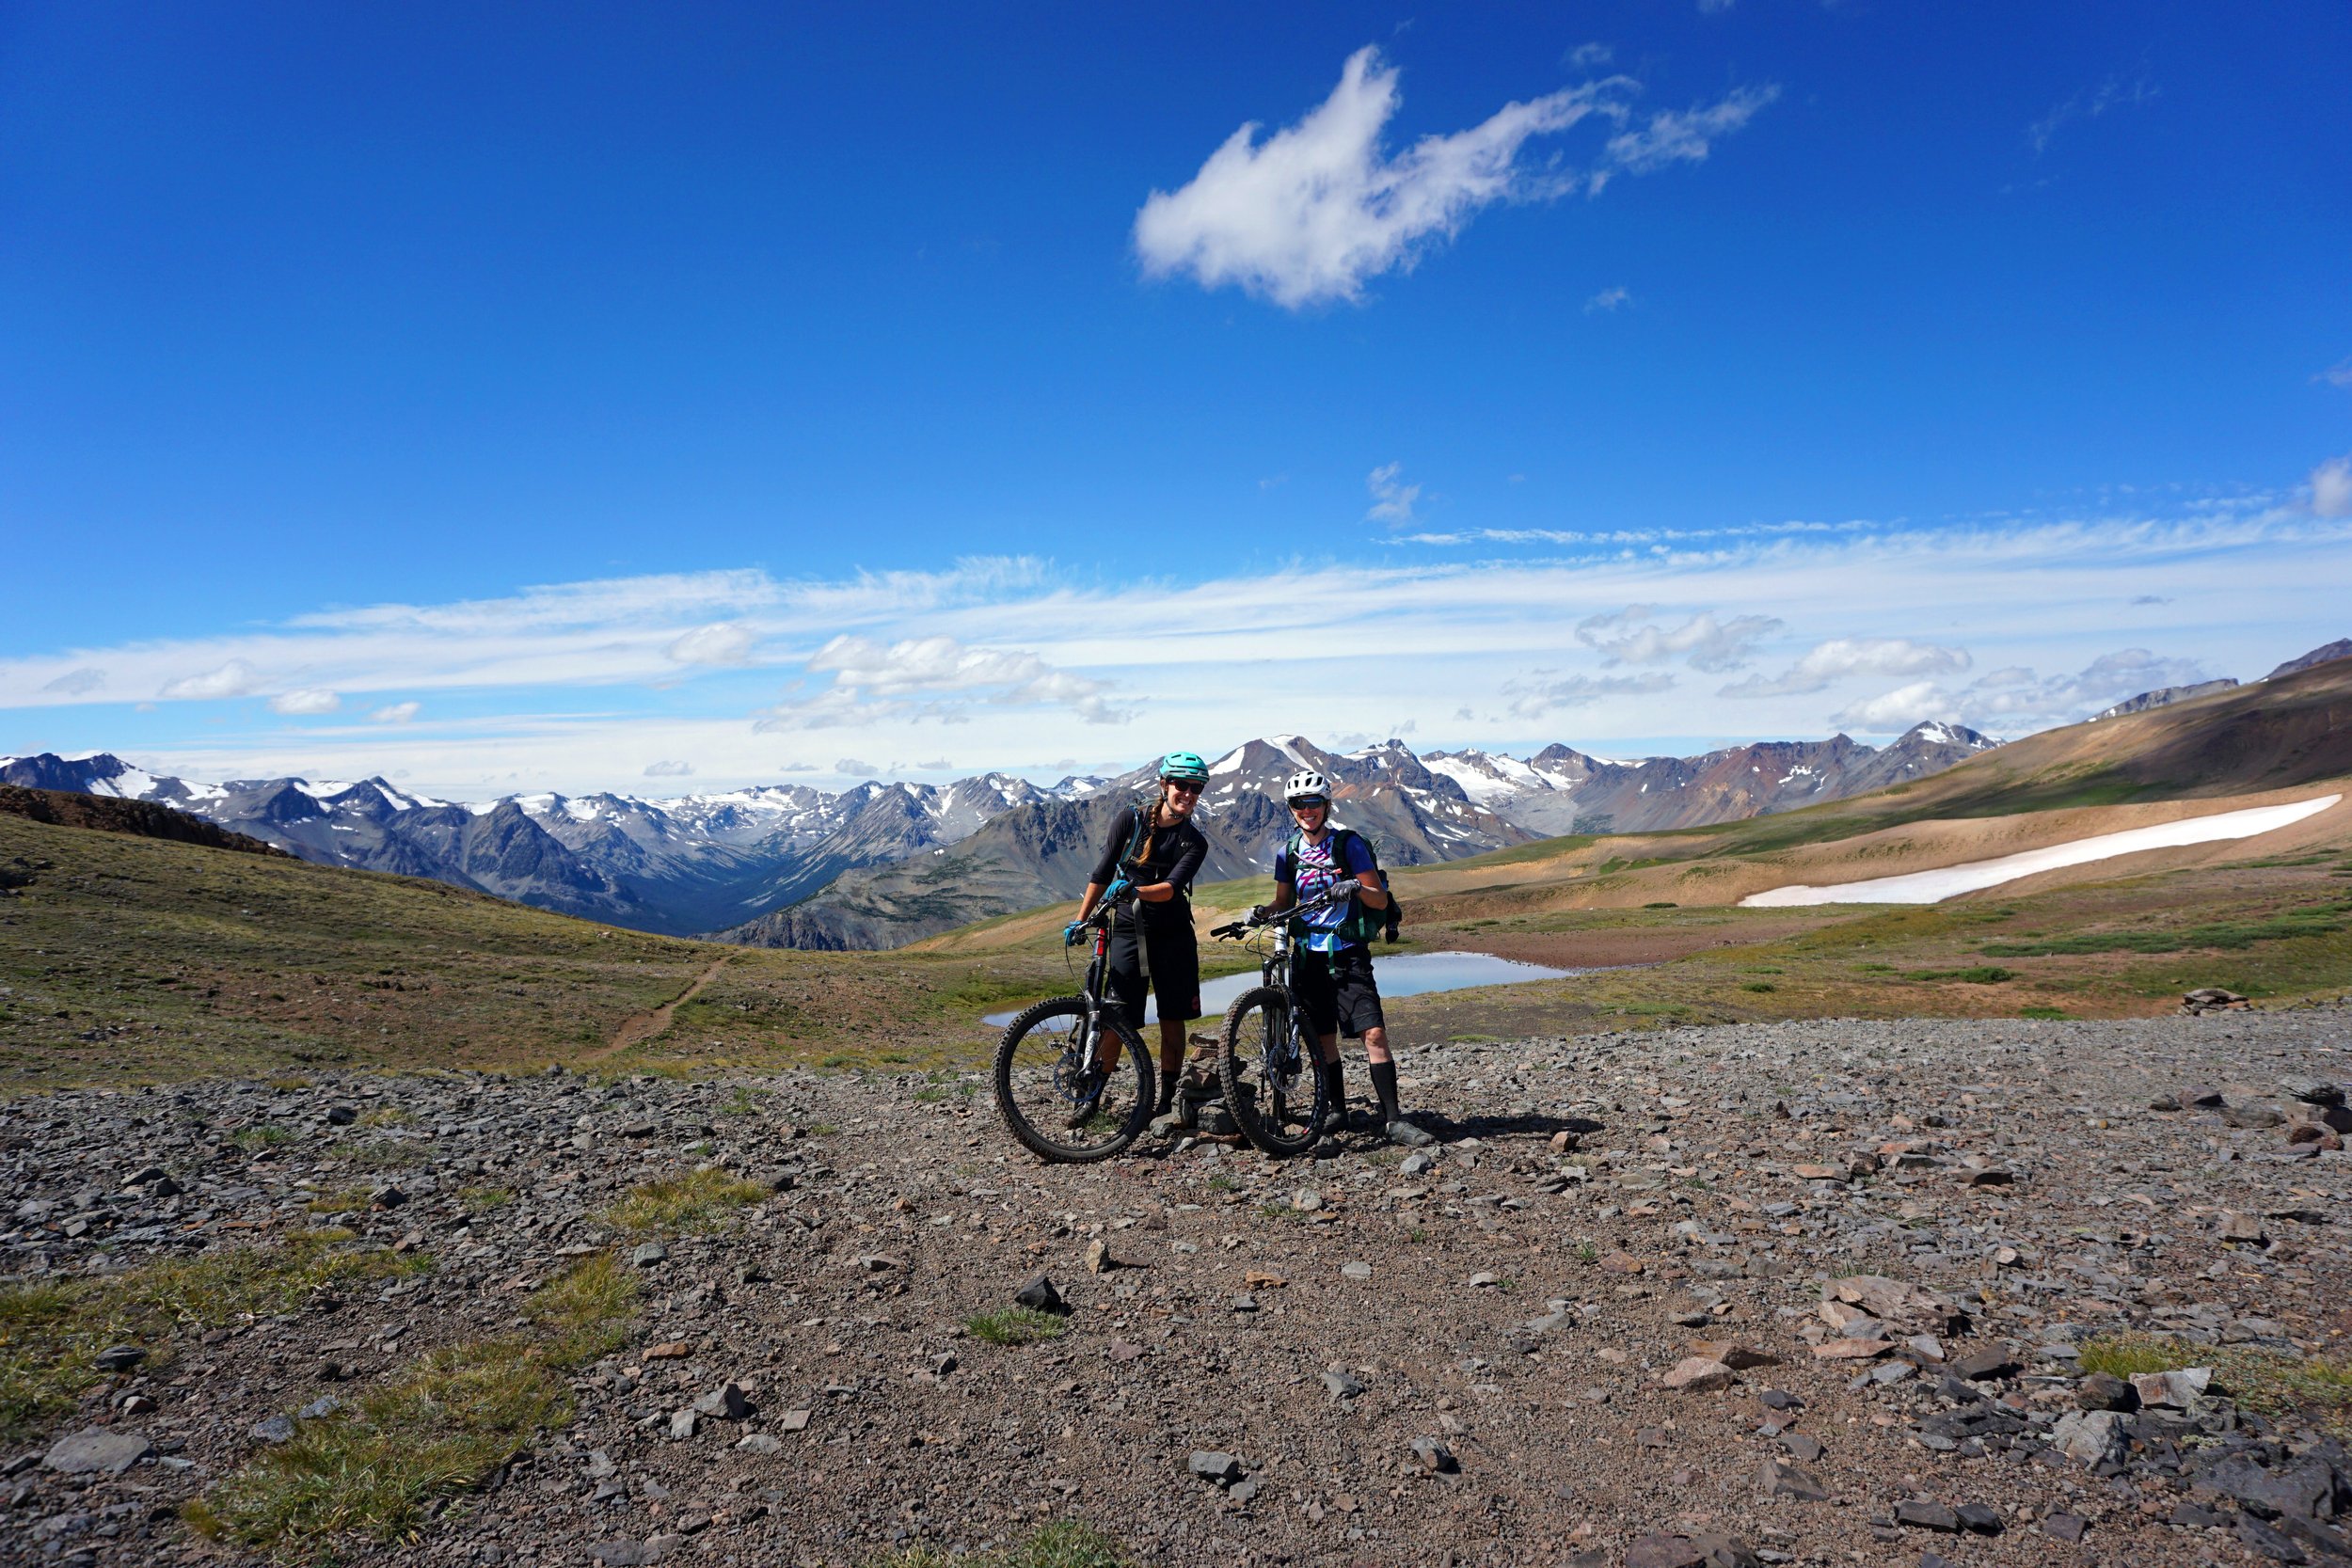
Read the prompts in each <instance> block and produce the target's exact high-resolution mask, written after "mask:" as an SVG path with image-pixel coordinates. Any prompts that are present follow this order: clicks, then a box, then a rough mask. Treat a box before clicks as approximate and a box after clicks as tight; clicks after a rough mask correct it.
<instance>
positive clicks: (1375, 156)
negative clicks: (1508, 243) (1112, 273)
mask: <svg viewBox="0 0 2352 1568" xmlns="http://www.w3.org/2000/svg"><path fill="white" fill-rule="evenodd" d="M1605 57H1606V54H1605V52H1603V53H1602V54H1600V55H1594V54H1592V53H1591V52H1590V51H1589V50H1579V51H1578V52H1577V54H1576V55H1575V56H1573V58H1574V59H1575V61H1576V63H1578V64H1579V65H1589V64H1597V63H1598V61H1599V60H1600V59H1603V58H1605ZM1640 86H1641V85H1640V84H1639V83H1637V82H1634V81H1632V80H1631V79H1630V78H1628V77H1624V76H1613V77H1609V78H1607V79H1605V80H1602V81H1598V82H1587V83H1584V84H1582V85H1581V86H1579V87H1566V88H1563V89H1562V90H1560V91H1558V92H1553V93H1547V94H1545V95H1544V96H1543V97H1540V98H1534V99H1530V100H1528V101H1526V102H1525V103H1506V104H1504V105H1503V106H1502V108H1500V109H1498V110H1496V111H1495V112H1494V113H1493V114H1492V115H1490V116H1488V117H1487V118H1486V119H1484V120H1482V121H1480V122H1479V123H1478V124H1476V125H1474V126H1471V127H1470V129H1468V130H1466V131H1456V132H1454V133H1453V134H1452V135H1429V136H1423V137H1422V139H1421V140H1419V141H1417V142H1415V143H1413V145H1412V146H1410V147H1408V148H1406V149H1405V150H1403V151H1401V152H1398V153H1396V154H1394V155H1393V156H1391V154H1390V153H1389V152H1388V151H1387V150H1385V149H1384V148H1383V146H1382V144H1381V133H1382V132H1383V131H1384V130H1385V129H1386V128H1387V126H1388V123H1389V121H1390V119H1391V118H1392V117H1394V115H1395V114H1396V111H1397V107H1398V105H1399V104H1400V103H1402V102H1403V100H1402V97H1401V95H1400V94H1399V93H1398V91H1397V72H1396V71H1395V69H1394V68H1393V67H1391V66H1389V65H1387V64H1385V63H1383V62H1382V60H1381V57H1380V53H1379V51H1378V50H1377V49H1375V48H1370V47H1367V48H1363V49H1359V50H1358V51H1357V52H1356V53H1355V54H1353V55H1349V56H1348V59H1347V63H1346V65H1345V66H1344V67H1343V68H1342V70H1341V72H1340V83H1339V86H1338V87H1334V88H1333V89H1332V91H1331V96H1330V97H1329V98H1327V99H1326V100H1325V101H1324V102H1323V103H1322V104H1321V105H1320V106H1319V107H1317V108H1315V109H1313V110H1311V112H1309V113H1308V114H1307V115H1306V117H1305V118H1303V119H1300V120H1299V121H1298V122H1297V123H1296V124H1295V125H1291V126H1286V127H1284V128H1283V129H1281V130H1279V131H1276V132H1274V133H1273V134H1271V135H1266V136H1265V137H1264V138H1263V140H1262V139H1260V135H1259V133H1260V131H1261V130H1262V129H1263V127H1262V126H1261V125H1260V124H1259V123H1258V122H1257V121H1255V120H1252V121H1250V122H1249V123H1248V124H1246V125H1244V126H1242V127H1241V129H1239V130H1237V131H1235V132H1234V133H1233V134H1232V135H1231V136H1229V137H1227V138H1226V140H1225V143H1224V145H1223V146H1221V147H1219V148H1218V149H1217V150H1216V151H1215V152H1213V153H1211V154H1210V156H1209V159H1208V162H1206V163H1204V164H1202V165H1201V166H1200V172H1199V173H1198V174H1196V175H1194V176H1193V178H1192V180H1191V181H1190V182H1188V183H1187V184H1185V185H1184V186H1183V187H1182V188H1181V189H1179V190H1176V191H1173V192H1169V191H1153V192H1152V195H1151V197H1150V198H1149V199H1147V200H1146V201H1145V202H1144V204H1143V209H1142V211H1141V212H1139V213H1138V214H1136V224H1135V245H1136V256H1137V257H1138V258H1139V259H1140V260H1141V261H1142V263H1143V269H1144V273H1145V275H1146V276H1147V277H1170V276H1175V275H1179V274H1182V275H1185V276H1189V277H1192V278H1193V279H1194V280H1195V281H1197V282H1199V283H1200V285H1201V286H1202V287H1203V288H1212V289H1214V288H1219V287H1223V286H1224V285H1227V284H1232V285H1233V286H1235V287H1238V288H1240V289H1243V290H1245V291H1247V292H1248V293H1254V294H1258V295H1260V296H1262V297H1263V298H1266V299H1270V300H1272V301H1273V302H1274V303H1276V304H1277V305H1280V306H1283V307H1286V308H1288V309H1300V308H1301V307H1304V306H1308V305H1314V304H1321V303H1326V302H1328V301H1332V300H1355V299H1359V298H1361V297H1362V294H1363V286H1364V283H1365V281H1366V280H1367V279H1369V278H1372V277H1378V276H1379V275H1380V274H1382V273H1385V272H1388V271H1390V270H1391V269H1394V268H1403V269H1405V270H1406V271H1410V270H1411V269H1412V267H1413V265H1414V263H1415V262H1416V261H1418V260H1419V258H1420V255H1421V253H1422V250H1423V249H1425V248H1426V247H1427V246H1429V245H1435V244H1438V243H1440V242H1442V241H1445V240H1449V239H1451V238H1453V237H1454V235H1456V234H1458V233H1460V232H1461V230H1463V228H1464V227H1465V226H1466V225H1468V224H1469V222H1470V218H1471V217H1472V216H1473V215H1474V214H1477V213H1478V212H1479V211H1480V210H1481V209H1482V208H1485V207H1488V206H1491V205H1493V204H1494V203H1495V202H1498V201H1536V200H1550V199H1554V198H1558V197H1561V196H1564V195H1565V194H1567V193H1568V192H1569V191H1571V190H1575V189H1579V188H1581V189H1584V190H1587V191H1588V192H1592V193H1597V192H1598V191H1599V190H1600V188H1601V187H1602V186H1603V185H1604V184H1606V183H1607V182H1608V180H1609V178H1610V177H1611V176H1612V175H1613V174H1616V173H1620V172H1626V173H1635V174H1640V173H1646V172H1648V171H1650V170H1652V169H1657V168H1662V167H1665V166H1667V165H1669V164H1674V163H1679V162H1688V161H1694V160H1697V159H1701V158H1704V157H1706V156H1707V150H1708V142H1709V140H1710V138H1713V137H1716V136H1721V135H1727V134H1729V133H1730V132H1732V131H1735V130H1737V129H1739V128H1740V126H1741V125H1744V124H1746V123H1747V121H1748V119H1750V118H1751V117H1752V116H1754V115H1755V113H1756V110H1758V109H1760V108H1762V107H1763V106H1764V105H1765V104H1766V103H1771V102H1772V99H1773V98H1774V97H1775V96H1777V95H1778V92H1779V89H1778V88H1776V87H1742V88H1740V89H1738V90H1737V91H1735V92H1734V93H1732V94H1731V95H1730V96H1729V97H1727V98H1725V99H1724V101H1723V102H1722V103H1716V104H1712V105H1708V106H1704V107H1700V108H1694V109H1691V110H1689V111H1683V112H1675V111H1670V112H1667V113H1664V114H1661V115H1657V116H1654V117H1653V118H1652V119H1650V120H1649V122H1648V123H1647V124H1645V125H1640V126H1634V125H1633V124H1632V116H1631V113H1630V111H1629V109H1628V108H1627V106H1626V101H1627V99H1628V98H1629V97H1630V96H1631V95H1632V94H1633V93H1635V92H1637V91H1639V90H1640ZM1593 115H1599V116H1601V117H1603V118H1604V119H1607V120H1609V121H1610V122H1611V123H1613V124H1615V125H1618V126H1620V127H1628V129H1624V130H1622V131H1621V132H1620V134H1619V135H1616V136H1614V137H1612V138H1611V139H1610V141H1609V143H1608V145H1607V147H1606V149H1605V150H1604V151H1603V153H1602V155H1601V158H1600V159H1599V162H1598V165H1597V167H1596V168H1594V169H1593V170H1590V171H1587V172H1584V173H1581V174H1568V173H1565V172H1563V171H1562V170H1560V169H1559V168H1557V167H1556V166H1542V167H1534V166H1530V165H1529V164H1527V163H1524V162H1522V160H1521V157H1520V154H1521V152H1522V151H1523V150H1524V149H1525V148H1526V145H1527V143H1528V142H1529V141H1530V140H1531V139H1533V138H1534V137H1537V136H1548V135H1558V134H1559V133H1561V132H1563V131H1565V130H1567V129H1568V128H1569V127H1570V126H1572V125H1575V124H1576V123H1577V122H1578V121H1580V120H1582V119H1586V118H1587V117H1589V116H1593Z"/></svg>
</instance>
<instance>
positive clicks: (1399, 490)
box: [1364, 463, 1421, 527]
mask: <svg viewBox="0 0 2352 1568" xmlns="http://www.w3.org/2000/svg"><path fill="white" fill-rule="evenodd" d="M1404 469H1405V465H1404V464H1402V463H1383V464H1381V465H1380V467H1376V468H1375V469H1373V470H1372V472H1370V473H1368V474H1366V475H1365V476H1364V489H1365V490H1366V491H1367V492H1369V493H1370V494H1371V496H1372V510H1370V511H1369V512H1366V513H1365V514H1364V516H1365V517H1366V518H1367V519H1368V520H1370V521H1372V522H1375V523H1391V524H1394V525H1397V526H1399V527H1402V526H1403V525H1404V524H1406V523H1409V522H1411V521H1412V520H1413V507H1414V505H1415V504H1416V503H1417V502H1419V501H1420V499H1421V486H1420V485H1418V484H1406V483H1403V482H1402V481H1400V480H1399V479H1398V478H1397V475H1398V474H1400V473H1402V472H1403V471H1404Z"/></svg>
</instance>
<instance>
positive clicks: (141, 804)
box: [0, 784, 292, 860]
mask: <svg viewBox="0 0 2352 1568" xmlns="http://www.w3.org/2000/svg"><path fill="white" fill-rule="evenodd" d="M0 812H5V813H7V814H8V816H23V817H27V818H29V819H31V820H32V821H35V822H46V823H48V824H49V825H50V826H52V827H56V828H89V829H92V830H94V831H96V832H102V833H132V834H135V835H136V836H137V837H140V838H167V839H169V840H171V841H172V842H173V843H175V844H196V845H201V846H202V847H205V848H207V849H234V850H236V851H237V852H238V853H240V854H246V855H276V856H278V858H279V859H281V860H283V859H291V858H292V857H290V856H288V855H287V854H286V852H285V851H284V850H283V849H280V848H278V847H276V846H275V845H269V844H263V843H262V841H261V840H260V839H258V838H247V837H246V835H245V834H243V833H232V832H230V831H229V830H228V829H226V828H221V827H216V826H215V825H214V824H212V823H210V822H207V821H205V820H204V819H203V818H202V817H200V816H189V815H188V814H187V813H186V812H183V811H174V810H172V809H171V808H170V807H169V806H159V805H156V804H155V803H154V802H153V801H151V800H116V799H115V798H114V797H112V796H110V795H79V794H74V793H72V792H69V791H66V790H58V789H21V788H19V787H18V786H17V785H15V784H0Z"/></svg>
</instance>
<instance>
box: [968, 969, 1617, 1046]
mask: <svg viewBox="0 0 2352 1568" xmlns="http://www.w3.org/2000/svg"><path fill="white" fill-rule="evenodd" d="M1373 971H1374V973H1375V975H1376V976H1377V977H1378V979H1379V982H1380V994H1381V996H1382V997H1384V998H1387V999H1389V1000H1391V1001H1393V1000H1395V999H1396V998H1397V997H1400V996H1421V995H1424V994H1426V993H1428V992H1430V991H1437V990H1468V989H1470V987H1472V986H1512V985H1518V984H1520V983H1521V982H1523V981H1527V980H1556V979H1559V978H1560V977H1561V976H1563V975H1565V974H1586V973H1589V972H1588V971H1585V970H1581V969H1549V968H1546V967H1545V966H1544V965H1542V964H1529V963H1520V962H1518V960H1517V959H1514V958H1496V957H1495V956H1494V955H1493V954H1492V953H1399V954H1397V955H1396V956H1395V957H1393V958H1384V957H1380V956H1378V955H1376V954H1375V957H1374V958H1373ZM1257 983H1258V972H1257V971H1256V970H1254V969H1246V970H1244V971H1242V972H1241V973H1240V974H1227V975H1224V976H1222V977H1221V978H1218V979H1215V980H1208V981H1204V982H1202V984H1201V987H1200V1010H1201V1013H1202V1015H1203V1016H1204V1017H1209V1018H1215V1017H1216V1016H1218V1015H1219V1014H1221V1013H1223V1012H1224V1011H1225V1009H1226V1007H1227V1006H1230V1005H1231V1004H1232V1000H1233V998H1234V997H1236V996H1239V995H1240V994H1241V993H1242V992H1243V991H1246V990H1249V989H1250V988H1251V987H1253V986H1255V985H1256V984H1257ZM1020 1011H1021V1010H1020V1009H1019V1008H1018V1007H1016V1008H1013V1009H1012V1010H1010V1011H1009V1012H1001V1013H991V1014H989V1015H988V1017H986V1018H985V1019H983V1020H981V1022H984V1023H986V1024H988V1025H990V1026H991V1027H992V1028H997V1029H1001V1028H1003V1027H1004V1026H1005V1025H1006V1024H1008V1023H1010V1022H1012V1021H1013V1020H1014V1019H1015V1018H1017V1017H1019V1016H1020ZM1158 1017H1159V1010H1158V1008H1157V1006H1156V1005H1154V1006H1151V1007H1150V1008H1148V1009H1147V1010H1146V1012H1145V1013H1144V1019H1145V1022H1151V1021H1152V1020H1154V1019H1156V1018H1158Z"/></svg>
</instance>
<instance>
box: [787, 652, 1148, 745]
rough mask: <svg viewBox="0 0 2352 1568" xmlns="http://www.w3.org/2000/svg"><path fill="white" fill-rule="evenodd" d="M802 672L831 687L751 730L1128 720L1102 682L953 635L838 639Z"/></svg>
mask: <svg viewBox="0 0 2352 1568" xmlns="http://www.w3.org/2000/svg"><path fill="white" fill-rule="evenodd" d="M808 668H809V672H810V673H812V674H830V675H831V676H832V677H833V684H832V685H831V686H830V687H828V688H826V689H823V690H821V691H819V692H818V693H817V694H816V695H814V696H812V697H806V698H800V699H787V701H785V702H782V703H779V704H777V705H775V706H773V707H768V708H762V709H760V710H758V711H757V712H756V713H755V714H754V715H753V717H754V719H755V721H756V722H755V724H754V726H753V727H754V728H755V729H759V730H808V729H830V728H834V727H836V726H841V725H852V724H871V723H875V722H878V721H882V720H884V719H906V718H913V719H935V720H938V721H942V722H944V723H961V722H966V721H969V719H970V717H971V716H970V714H969V713H968V711H966V709H967V707H968V705H970V704H972V703H987V704H993V705H999V706H1007V707H1061V708H1066V709H1068V710H1069V711H1070V712H1072V713H1074V714H1076V715H1077V716H1078V717H1079V718H1080V719H1083V720H1085V721H1087V722H1088V723H1089V724H1115V723H1122V722H1124V721H1126V720H1127V719H1128V718H1130V717H1132V715H1131V714H1130V713H1129V712H1128V711H1127V710H1125V709H1123V708H1121V707H1120V706H1118V705H1116V704H1115V703H1114V702H1113V701H1112V700H1111V696H1110V691H1111V685H1110V683H1109V682H1108V681H1102V680H1095V679H1093V678H1091V677H1089V676H1086V675H1078V674H1073V673H1071V672H1069V671H1067V670H1057V669H1055V668H1054V667H1053V666H1051V665H1049V664H1047V663H1046V662H1045V661H1044V660H1043V659H1041V658H1040V657H1038V656H1037V655H1035V654H1033V653H1027V652H1025V651H1023V650H1020V649H1017V648H979V647H972V646H969V645H967V644H965V643H962V642H959V641H956V640H955V639H954V638H952V637H945V636H939V637H916V638H909V639H907V640H905V641H899V642H891V643H887V644H885V643H882V642H878V641H874V640H873V639H871V638H866V637H855V636H841V637H836V638H834V640H833V641H830V642H828V643H826V644H825V645H824V646H823V647H821V648H819V649H818V650H817V652H816V654H815V656H814V657H811V658H810V659H809V661H808Z"/></svg>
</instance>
